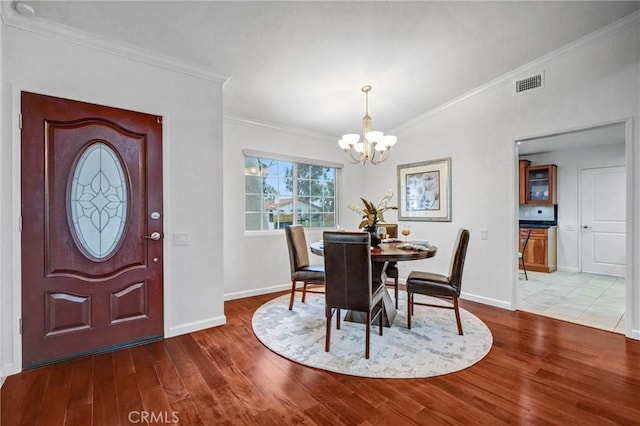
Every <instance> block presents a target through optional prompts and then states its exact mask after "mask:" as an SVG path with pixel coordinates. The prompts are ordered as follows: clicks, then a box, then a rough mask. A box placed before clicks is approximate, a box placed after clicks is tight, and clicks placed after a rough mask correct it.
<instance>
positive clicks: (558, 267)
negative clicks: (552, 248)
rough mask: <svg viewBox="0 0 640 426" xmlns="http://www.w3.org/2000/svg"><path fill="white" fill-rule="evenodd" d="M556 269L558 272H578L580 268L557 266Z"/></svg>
mask: <svg viewBox="0 0 640 426" xmlns="http://www.w3.org/2000/svg"><path fill="white" fill-rule="evenodd" d="M556 269H557V270H558V271H560V272H580V268H578V267H575V266H557V268H556Z"/></svg>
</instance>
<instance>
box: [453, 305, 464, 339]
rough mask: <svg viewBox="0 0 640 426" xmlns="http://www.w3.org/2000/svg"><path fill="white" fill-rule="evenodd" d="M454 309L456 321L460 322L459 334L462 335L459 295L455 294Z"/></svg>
mask: <svg viewBox="0 0 640 426" xmlns="http://www.w3.org/2000/svg"><path fill="white" fill-rule="evenodd" d="M453 309H454V310H455V312H456V322H457V323H458V334H459V335H461V336H462V321H460V309H459V308H458V297H457V296H453Z"/></svg>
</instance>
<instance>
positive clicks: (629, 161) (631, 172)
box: [511, 12, 640, 340]
mask: <svg viewBox="0 0 640 426" xmlns="http://www.w3.org/2000/svg"><path fill="white" fill-rule="evenodd" d="M639 14H640V12H638V13H634V14H633V15H634V16H635V17H636V18H637V17H638V16H639ZM637 120H638V118H636V117H626V118H622V119H619V120H611V121H606V122H602V123H594V124H586V125H583V126H578V127H574V128H570V129H564V130H557V131H549V132H547V133H541V134H537V135H535V136H527V137H520V138H514V139H513V140H512V144H513V145H514V146H515V147H516V148H515V155H514V156H513V161H514V163H513V164H512V169H513V171H514V173H515V172H516V171H517V170H518V155H517V154H518V149H517V144H518V142H519V141H525V140H530V139H538V138H543V137H551V136H557V135H562V134H566V133H574V132H579V131H582V130H589V129H594V128H601V127H606V126H611V125H615V124H624V126H625V166H626V175H627V180H626V185H627V188H626V190H627V191H626V192H627V193H626V233H625V235H626V237H627V238H626V259H627V263H626V269H625V336H627V337H629V338H632V339H638V340H640V330H639V329H638V328H634V326H635V327H637V326H638V325H639V324H636V323H634V322H636V321H637V318H640V283H638V282H636V281H637V278H636V276H635V275H634V264H635V259H636V253H637V251H638V250H639V248H638V245H637V244H638V243H637V242H635V241H634V229H635V227H637V226H640V224H637V222H638V220H637V217H636V216H635V215H634V206H635V205H637V204H638V202H639V201H640V200H639V199H638V195H637V190H636V188H635V187H634V176H635V175H636V174H637V173H638V171H637V170H636V169H637V167H635V168H634V166H636V165H637V163H636V161H635V158H634V152H635V151H634V145H635V143H636V140H635V139H634V124H635V122H636V121H637ZM638 165H639V166H640V164H638ZM511 180H512V183H513V184H514V185H515V176H514V177H513V178H512V179H511ZM516 200H517V198H516V199H514V200H513V205H514V210H515V213H514V214H513V221H514V223H513V226H512V228H513V230H514V231H515V229H517V224H518V206H517V205H516ZM514 250H515V251H516V252H517V238H512V252H513V251H514ZM580 256H581V255H580ZM512 269H513V271H514V272H512V274H511V275H512V283H513V284H512V286H513V289H512V292H511V293H512V295H514V296H513V297H515V298H516V299H515V300H513V304H514V305H517V302H518V299H517V297H518V296H517V294H518V291H517V287H518V275H517V273H516V272H515V271H516V269H515V268H512ZM565 269H568V268H565ZM578 272H579V271H578ZM638 322H640V321H638Z"/></svg>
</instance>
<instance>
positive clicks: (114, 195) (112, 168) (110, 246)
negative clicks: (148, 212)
mask: <svg viewBox="0 0 640 426" xmlns="http://www.w3.org/2000/svg"><path fill="white" fill-rule="evenodd" d="M70 175H71V188H70V191H69V207H70V211H71V215H70V216H71V217H70V220H71V224H70V228H71V233H72V234H73V237H74V240H75V242H76V245H77V246H78V248H79V249H80V251H81V252H82V253H83V254H84V255H85V256H86V257H87V258H89V259H91V260H94V261H105V260H107V259H108V258H109V257H110V256H111V255H113V254H114V253H115V251H116V249H117V248H118V246H119V245H120V242H121V241H122V238H123V236H124V230H125V224H126V222H127V210H128V191H127V188H128V186H129V185H128V182H127V175H126V174H125V172H124V167H123V165H122V161H121V160H120V157H119V156H118V155H117V154H116V152H115V151H114V150H113V149H112V148H111V147H110V146H109V145H107V144H105V143H103V142H97V143H94V144H91V145H89V146H88V147H87V148H86V149H85V150H84V151H83V152H82V154H81V155H80V158H79V160H78V162H77V163H76V166H75V167H74V168H72V169H71V171H70Z"/></svg>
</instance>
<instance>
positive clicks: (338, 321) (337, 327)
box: [336, 308, 340, 330]
mask: <svg viewBox="0 0 640 426" xmlns="http://www.w3.org/2000/svg"><path fill="white" fill-rule="evenodd" d="M336 329H338V330H340V308H338V309H336Z"/></svg>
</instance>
